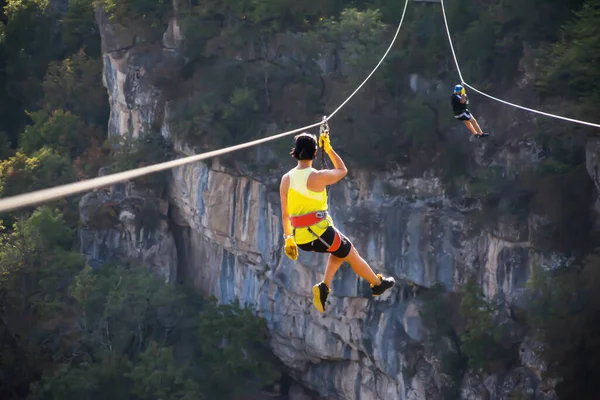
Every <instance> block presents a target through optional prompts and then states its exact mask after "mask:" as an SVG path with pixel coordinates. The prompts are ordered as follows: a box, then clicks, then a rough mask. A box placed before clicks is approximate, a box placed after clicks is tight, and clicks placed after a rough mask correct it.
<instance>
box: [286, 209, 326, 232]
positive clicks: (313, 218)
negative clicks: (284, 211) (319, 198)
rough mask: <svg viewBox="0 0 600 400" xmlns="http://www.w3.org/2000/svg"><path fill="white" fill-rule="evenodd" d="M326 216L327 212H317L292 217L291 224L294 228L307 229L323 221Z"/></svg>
mask: <svg viewBox="0 0 600 400" xmlns="http://www.w3.org/2000/svg"><path fill="white" fill-rule="evenodd" d="M326 216H327V212H326V211H316V212H313V213H308V214H304V215H292V216H291V217H290V222H291V223H292V226H293V227H294V228H307V227H309V226H313V225H316V224H318V223H319V222H321V221H323V220H324V219H325V217H326Z"/></svg>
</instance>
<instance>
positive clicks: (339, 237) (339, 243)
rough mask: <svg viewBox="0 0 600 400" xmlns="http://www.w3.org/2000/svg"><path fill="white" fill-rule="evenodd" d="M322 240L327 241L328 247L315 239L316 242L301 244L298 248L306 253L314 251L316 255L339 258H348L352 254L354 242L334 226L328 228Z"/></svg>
mask: <svg viewBox="0 0 600 400" xmlns="http://www.w3.org/2000/svg"><path fill="white" fill-rule="evenodd" d="M320 239H322V240H323V241H325V242H326V243H327V245H326V244H325V243H323V241H321V240H319V239H318V238H315V240H314V241H312V242H309V243H303V244H299V245H298V247H300V249H302V250H304V251H314V252H315V253H331V254H333V255H334V256H336V257H339V258H346V257H347V256H348V254H350V250H352V242H351V241H350V239H348V238H347V237H346V236H344V235H343V234H342V233H341V232H340V231H338V230H337V229H335V228H334V227H333V226H330V227H329V228H327V230H326V231H325V232H323V234H322V235H321V237H320ZM328 245H329V246H331V247H329V246H328ZM331 250H333V251H331Z"/></svg>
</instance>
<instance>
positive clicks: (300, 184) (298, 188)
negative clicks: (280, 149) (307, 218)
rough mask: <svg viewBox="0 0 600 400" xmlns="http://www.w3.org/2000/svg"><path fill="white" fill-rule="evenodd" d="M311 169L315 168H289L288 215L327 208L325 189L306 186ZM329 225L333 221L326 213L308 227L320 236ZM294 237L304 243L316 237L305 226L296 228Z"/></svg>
mask: <svg viewBox="0 0 600 400" xmlns="http://www.w3.org/2000/svg"><path fill="white" fill-rule="evenodd" d="M313 171H316V170H315V169H314V168H303V169H297V168H294V169H292V170H290V172H289V176H290V187H289V189H288V196H287V204H288V212H289V213H290V216H293V215H303V214H308V213H311V212H315V211H326V210H327V191H326V190H323V191H321V192H313V191H312V190H309V189H308V187H307V186H306V182H307V181H308V176H309V175H310V174H311V172H313ZM331 225H333V221H332V220H331V217H330V216H329V215H327V218H325V219H324V220H323V221H321V222H319V223H318V224H316V225H313V226H311V227H310V229H311V230H312V231H313V232H314V233H315V234H316V235H317V236H321V235H322V234H323V232H325V230H326V229H327V228H328V227H329V226H331ZM295 239H296V243H298V244H304V243H309V242H312V241H313V240H316V239H317V238H316V237H315V236H314V235H313V234H312V233H310V232H309V231H308V229H307V228H296V232H295Z"/></svg>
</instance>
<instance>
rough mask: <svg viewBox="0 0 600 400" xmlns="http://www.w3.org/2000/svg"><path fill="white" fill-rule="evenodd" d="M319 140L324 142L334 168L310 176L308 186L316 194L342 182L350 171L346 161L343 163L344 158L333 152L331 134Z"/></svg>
mask: <svg viewBox="0 0 600 400" xmlns="http://www.w3.org/2000/svg"><path fill="white" fill-rule="evenodd" d="M319 140H322V141H324V145H323V148H324V149H325V152H326V153H327V155H328V156H329V158H330V159H331V161H332V162H333V167H334V168H333V169H325V170H320V171H315V172H313V173H312V174H310V177H309V178H308V182H307V185H308V188H309V189H310V190H312V191H315V192H320V191H322V190H324V189H325V186H328V185H333V184H334V183H337V182H339V181H341V180H342V179H343V178H344V177H345V176H346V175H347V174H348V169H347V168H346V165H345V164H344V161H342V158H341V157H340V156H339V155H338V154H337V153H336V152H335V151H334V150H333V148H332V147H331V144H330V143H329V134H325V135H323V137H322V139H321V138H320V139H319Z"/></svg>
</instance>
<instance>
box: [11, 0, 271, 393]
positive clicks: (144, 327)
mask: <svg viewBox="0 0 600 400" xmlns="http://www.w3.org/2000/svg"><path fill="white" fill-rule="evenodd" d="M4 3H5V2H2V5H3V6H4ZM166 4H170V1H165V2H164V4H163V3H162V2H156V1H152V2H146V3H144V2H142V1H133V2H127V3H124V2H119V1H117V2H115V1H106V2H105V5H106V6H107V10H108V11H109V14H110V15H111V16H113V17H114V18H127V17H133V19H134V20H137V19H138V17H137V13H143V18H141V19H142V21H143V22H144V23H149V24H151V25H152V26H150V28H149V30H148V32H150V33H152V32H154V31H155V30H156V29H159V28H160V27H159V26H158V25H159V24H160V23H161V21H162V19H161V18H162V17H160V18H159V17H158V15H159V14H160V15H162V12H163V8H161V7H162V6H163V5H166ZM92 6H93V3H92V2H91V1H88V0H77V1H71V2H69V7H68V9H66V10H62V11H61V10H60V9H58V8H56V7H54V6H53V5H52V4H51V3H49V2H47V1H43V0H36V1H18V0H9V1H7V2H6V5H5V7H4V9H3V18H2V22H1V23H0V51H1V52H0V54H1V57H0V64H1V68H0V71H2V72H1V73H0V114H1V115H0V145H1V146H2V148H1V149H0V196H11V195H16V194H20V193H24V192H27V191H31V190H36V189H42V188H46V187H49V186H51V185H56V184H62V183H70V182H73V181H75V180H77V179H81V178H89V177H93V176H96V175H97V174H98V170H99V168H101V167H108V169H109V171H116V170H122V169H126V168H131V167H134V166H141V165H144V164H145V163H146V164H147V163H152V162H157V161H162V160H165V159H166V158H167V157H168V155H169V148H168V146H167V145H166V144H165V143H164V141H163V140H162V137H160V136H158V137H157V135H149V136H145V137H141V138H139V139H136V140H125V141H123V140H122V141H120V142H115V141H114V140H107V135H106V128H107V124H108V112H109V109H108V99H107V94H106V88H104V87H103V84H102V76H101V73H102V60H101V54H100V38H99V31H98V27H97V25H96V21H95V19H94V12H93V8H92ZM160 29H162V28H160ZM148 37H149V38H150V39H151V38H152V37H153V36H152V35H149V36H148ZM139 184H148V185H150V186H151V187H153V188H157V189H160V188H162V187H164V176H163V175H161V174H156V175H153V176H151V177H149V178H148V179H146V180H141V181H140V182H139ZM74 197H75V198H68V199H64V200H58V201H53V202H50V203H48V204H46V205H44V206H41V207H37V208H29V209H24V210H19V211H18V212H14V213H10V214H7V215H3V216H2V217H1V219H0V355H1V356H0V398H2V399H13V400H16V399H25V398H29V399H40V400H42V399H67V398H77V399H106V398H114V399H139V400H154V399H170V400H183V399H190V400H191V399H194V400H196V399H209V398H228V397H231V396H236V395H239V394H240V393H244V394H246V393H252V392H253V391H257V390H260V389H261V388H262V387H264V385H268V384H271V383H272V382H274V380H277V379H278V378H279V373H278V370H277V368H276V367H275V365H276V364H275V363H274V360H273V359H272V358H271V355H270V354H271V353H270V351H269V350H268V348H267V346H266V338H267V336H266V334H267V330H266V326H265V322H264V320H263V319H259V318H257V317H256V316H255V315H254V314H253V312H252V311H251V310H250V309H245V308H241V307H240V306H239V305H236V304H232V305H218V304H217V303H216V302H215V301H213V300H210V299H202V298H200V297H199V295H198V294H196V293H195V292H193V291H191V290H189V289H187V288H182V287H177V286H172V285H168V284H166V283H165V282H163V281H161V280H160V278H159V277H158V276H157V275H155V274H154V273H153V272H151V271H148V270H146V269H144V268H143V267H141V266H138V265H130V264H118V265H105V266H103V267H99V268H95V269H91V268H90V267H89V266H88V265H86V263H85V261H84V258H83V257H82V255H81V254H79V252H78V251H77V250H76V249H77V248H78V246H77V240H76V229H77V227H78V224H79V215H78V210H77V200H78V197H79V196H74ZM234 381H235V382H236V383H235V384H232V382H234Z"/></svg>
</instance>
